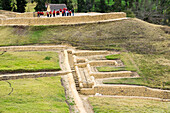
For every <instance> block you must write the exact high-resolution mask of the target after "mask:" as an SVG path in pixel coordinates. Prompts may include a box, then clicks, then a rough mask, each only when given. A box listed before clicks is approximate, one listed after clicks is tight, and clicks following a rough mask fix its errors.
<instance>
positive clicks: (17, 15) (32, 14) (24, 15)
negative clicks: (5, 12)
mask: <svg viewBox="0 0 170 113" xmlns="http://www.w3.org/2000/svg"><path fill="white" fill-rule="evenodd" d="M34 16H35V17H37V14H36V13H33V12H27V13H16V18H18V17H23V18H30V17H34Z"/></svg>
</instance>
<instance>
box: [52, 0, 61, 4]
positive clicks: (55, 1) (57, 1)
mask: <svg viewBox="0 0 170 113" xmlns="http://www.w3.org/2000/svg"><path fill="white" fill-rule="evenodd" d="M51 3H52V4H59V3H60V0H51Z"/></svg>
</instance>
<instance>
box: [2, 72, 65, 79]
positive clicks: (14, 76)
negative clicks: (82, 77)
mask: <svg viewBox="0 0 170 113" xmlns="http://www.w3.org/2000/svg"><path fill="white" fill-rule="evenodd" d="M66 74H68V72H40V73H22V74H11V75H0V81H2V80H15V79H24V78H38V77H51V76H61V75H66Z"/></svg>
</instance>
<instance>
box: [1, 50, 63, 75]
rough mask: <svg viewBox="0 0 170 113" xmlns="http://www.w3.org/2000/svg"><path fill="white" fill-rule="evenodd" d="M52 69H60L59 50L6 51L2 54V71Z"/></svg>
mask: <svg viewBox="0 0 170 113" xmlns="http://www.w3.org/2000/svg"><path fill="white" fill-rule="evenodd" d="M0 53H1V52H0ZM50 70H53V71H58V70H60V66H59V58H58V53H57V52H43V51H33V52H6V53H4V54H3V55H0V73H12V72H34V71H50Z"/></svg>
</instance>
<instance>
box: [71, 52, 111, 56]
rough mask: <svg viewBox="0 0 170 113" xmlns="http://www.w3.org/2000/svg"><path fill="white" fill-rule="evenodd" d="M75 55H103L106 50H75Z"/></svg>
mask: <svg viewBox="0 0 170 113" xmlns="http://www.w3.org/2000/svg"><path fill="white" fill-rule="evenodd" d="M73 54H74V55H76V56H92V55H104V54H108V51H77V52H73Z"/></svg>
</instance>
